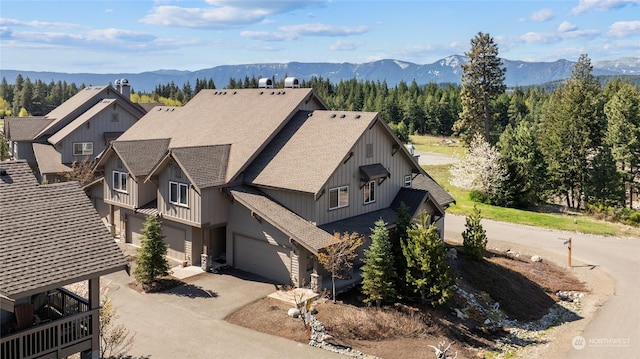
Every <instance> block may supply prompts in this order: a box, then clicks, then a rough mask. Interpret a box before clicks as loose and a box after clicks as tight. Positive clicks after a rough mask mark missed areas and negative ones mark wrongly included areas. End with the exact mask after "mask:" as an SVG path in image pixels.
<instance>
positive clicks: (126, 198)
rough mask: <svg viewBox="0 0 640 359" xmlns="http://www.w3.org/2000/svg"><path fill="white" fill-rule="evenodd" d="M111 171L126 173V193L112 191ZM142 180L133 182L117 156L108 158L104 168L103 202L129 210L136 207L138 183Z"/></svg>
mask: <svg viewBox="0 0 640 359" xmlns="http://www.w3.org/2000/svg"><path fill="white" fill-rule="evenodd" d="M113 171H118V172H125V173H127V191H126V193H125V192H121V191H116V190H115V189H113ZM143 180H144V178H138V182H136V181H134V180H133V178H132V177H131V174H129V173H128V171H127V168H126V167H125V166H124V165H123V164H122V161H120V159H119V158H118V157H117V156H114V155H112V156H110V158H109V160H108V161H107V163H106V164H105V166H104V202H105V203H109V204H113V205H116V206H120V207H125V208H130V209H134V208H136V207H138V206H139V204H138V201H137V198H138V183H139V182H141V181H143Z"/></svg>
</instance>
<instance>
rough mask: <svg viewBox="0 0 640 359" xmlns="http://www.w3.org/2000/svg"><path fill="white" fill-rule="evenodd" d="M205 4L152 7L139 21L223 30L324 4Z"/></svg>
mask: <svg viewBox="0 0 640 359" xmlns="http://www.w3.org/2000/svg"><path fill="white" fill-rule="evenodd" d="M205 2H206V3H207V4H209V5H211V6H208V7H207V6H205V7H191V8H189V7H181V6H175V5H161V6H156V7H155V8H154V9H153V11H152V13H150V14H148V15H147V16H145V17H143V18H142V19H140V22H141V23H144V24H148V25H162V26H177V27H186V28H220V29H226V28H231V27H240V26H245V25H250V24H256V23H260V22H263V21H265V19H266V17H267V16H269V15H274V14H281V13H287V12H291V11H294V10H297V9H302V8H307V7H312V6H319V5H322V4H323V3H324V1H318V0H307V1H293V0H285V1H281V0H278V1H258V0H245V1H237V0H207V1H205Z"/></svg>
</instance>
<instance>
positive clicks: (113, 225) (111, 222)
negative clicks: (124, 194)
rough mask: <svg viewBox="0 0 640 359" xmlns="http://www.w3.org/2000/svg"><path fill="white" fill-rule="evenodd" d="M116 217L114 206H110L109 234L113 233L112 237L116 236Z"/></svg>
mask: <svg viewBox="0 0 640 359" xmlns="http://www.w3.org/2000/svg"><path fill="white" fill-rule="evenodd" d="M114 217H115V211H114V209H113V205H112V204H110V205H109V232H111V235H112V236H115V235H116V219H115V218H114Z"/></svg>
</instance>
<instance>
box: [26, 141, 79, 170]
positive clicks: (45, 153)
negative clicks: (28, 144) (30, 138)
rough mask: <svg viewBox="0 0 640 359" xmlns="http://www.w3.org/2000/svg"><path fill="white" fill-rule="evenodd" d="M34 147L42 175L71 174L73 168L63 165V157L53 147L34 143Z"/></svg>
mask: <svg viewBox="0 0 640 359" xmlns="http://www.w3.org/2000/svg"><path fill="white" fill-rule="evenodd" d="M32 147H33V153H34V155H35V157H36V162H37V163H38V170H39V171H40V173H41V174H46V173H65V172H71V170H72V169H71V167H69V166H67V165H64V164H63V163H62V155H61V154H60V152H58V151H56V149H55V148H54V147H53V146H51V145H46V144H43V143H34V144H33V145H32Z"/></svg>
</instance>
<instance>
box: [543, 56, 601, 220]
mask: <svg viewBox="0 0 640 359" xmlns="http://www.w3.org/2000/svg"><path fill="white" fill-rule="evenodd" d="M592 69H593V68H592V66H591V61H590V60H589V58H588V57H587V56H586V55H582V56H580V59H579V60H578V63H576V65H575V67H574V71H573V72H572V75H571V78H570V79H569V80H568V81H567V83H566V85H564V86H562V87H559V88H557V89H556V90H555V91H554V92H553V93H552V94H551V97H550V98H549V102H548V104H547V107H546V110H545V112H544V116H543V119H542V126H541V133H540V148H541V149H542V151H543V153H544V155H545V161H546V162H547V166H548V173H549V179H550V181H551V185H552V188H554V191H555V193H556V194H557V195H560V196H563V197H564V198H565V199H566V202H567V206H568V207H570V208H580V207H581V206H582V203H583V200H584V191H585V186H586V184H587V181H588V179H589V176H590V175H591V174H592V173H591V172H590V171H588V168H589V163H588V162H589V157H590V156H592V155H593V154H595V153H596V151H597V148H598V147H599V146H600V144H601V142H602V134H603V133H604V113H603V109H602V108H603V106H602V103H601V96H600V85H599V83H598V82H597V80H595V78H594V77H593V76H592V75H591V71H592Z"/></svg>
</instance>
